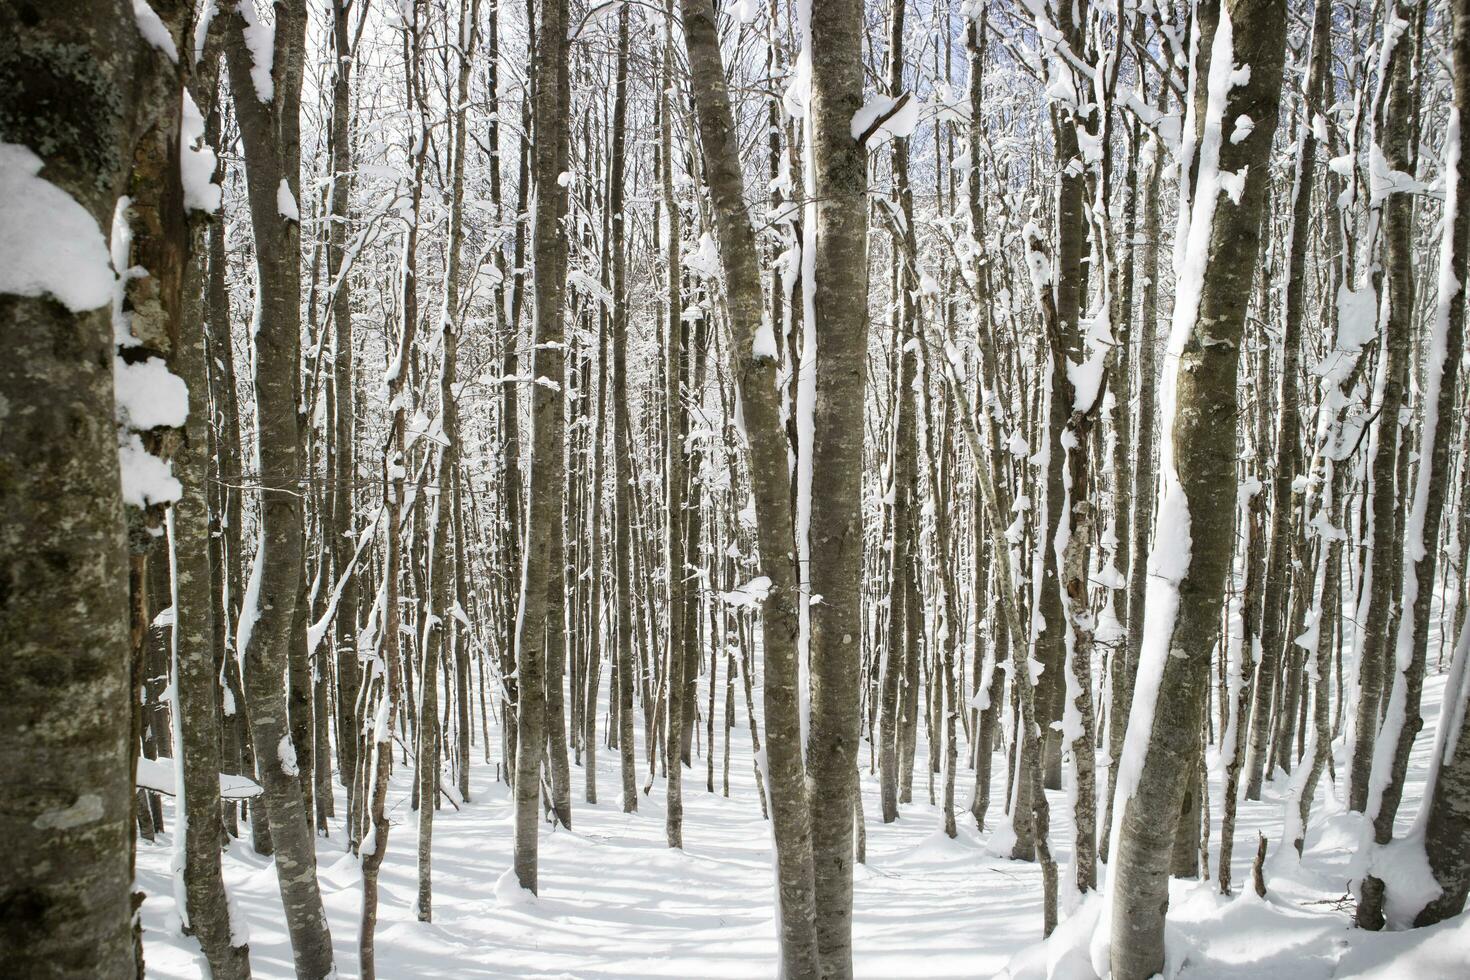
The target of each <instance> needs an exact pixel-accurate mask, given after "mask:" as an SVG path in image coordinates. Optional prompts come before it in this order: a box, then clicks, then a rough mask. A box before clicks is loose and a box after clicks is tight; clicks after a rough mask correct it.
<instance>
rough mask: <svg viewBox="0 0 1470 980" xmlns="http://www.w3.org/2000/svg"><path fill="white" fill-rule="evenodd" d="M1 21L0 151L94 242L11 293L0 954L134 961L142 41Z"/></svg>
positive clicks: (125, 969) (107, 25)
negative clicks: (120, 365)
mask: <svg viewBox="0 0 1470 980" xmlns="http://www.w3.org/2000/svg"><path fill="white" fill-rule="evenodd" d="M23 18H24V19H23ZM0 36H3V37H5V38H7V39H8V40H7V41H6V51H7V53H6V57H5V59H4V61H3V67H0V140H3V141H4V145H3V147H0V152H3V154H4V157H3V161H4V162H3V163H0V166H3V167H4V168H5V169H6V170H7V171H8V172H10V171H15V172H19V173H22V174H31V173H35V172H38V171H39V173H40V176H39V177H38V178H36V179H35V183H34V184H32V185H31V186H32V187H34V188H35V190H34V193H37V194H46V195H47V196H51V195H55V196H56V197H57V200H56V201H55V202H54V206H55V207H57V208H59V209H61V210H63V211H64V212H65V213H66V214H67V215H68V216H69V217H71V218H72V219H73V220H74V221H76V222H77V226H78V228H79V229H85V232H86V235H85V238H84V239H82V238H79V239H77V240H75V241H69V242H68V243H67V244H68V246H69V247H71V248H73V249H76V250H78V251H79V252H80V253H81V254H84V255H86V256H87V257H88V259H89V262H90V267H89V268H88V269H87V272H88V273H89V275H88V281H87V282H86V283H84V282H79V281H73V282H69V283H65V284H62V283H54V284H53V286H54V287H55V288H57V289H64V290H65V292H66V293H67V295H66V296H65V297H60V298H58V297H55V296H54V295H45V294H43V293H42V292H41V291H40V290H36V291H34V292H28V293H27V294H26V295H19V294H16V293H10V292H4V293H0V332H3V333H4V335H5V338H6V344H7V356H6V357H5V358H4V360H3V362H0V402H3V404H5V405H6V406H7V409H6V414H5V419H4V422H3V424H0V459H3V460H4V461H5V464H4V466H3V469H0V556H3V557H0V580H3V582H4V586H3V587H0V635H4V636H5V638H6V640H5V646H6V661H7V663H6V670H5V671H4V672H3V673H0V678H3V679H0V787H3V795H4V798H5V800H6V805H5V808H4V810H3V812H0V833H3V838H4V840H5V841H6V842H7V846H9V847H12V848H14V850H13V852H12V856H11V858H10V859H9V861H8V862H7V866H6V870H5V874H4V875H3V876H0V907H4V908H5V909H7V910H8V911H7V914H6V915H4V916H3V917H0V950H3V951H4V952H3V954H0V959H3V960H4V969H5V972H6V973H8V974H10V975H13V976H37V977H44V976H65V977H93V976H98V975H105V976H115V977H127V976H133V975H135V974H137V973H138V972H139V971H140V970H141V964H140V963H136V962H135V961H134V951H133V939H132V925H131V922H132V906H131V904H130V895H129V893H130V891H131V885H132V874H131V869H130V866H129V865H130V861H129V854H130V849H129V841H130V835H131V829H130V828H131V824H132V819H133V778H132V772H131V771H130V768H129V759H130V752H129V746H130V717H131V711H130V710H129V702H130V683H129V670H128V660H129V657H128V648H129V646H128V571H127V559H126V543H125V536H124V535H125V532H124V527H125V525H124V515H123V503H122V498H121V493H120V480H119V466H118V455H117V431H116V425H115V422H114V407H113V399H114V395H113V380H112V374H113V369H112V363H113V351H114V346H113V331H112V324H111V322H110V320H109V311H110V305H111V300H112V289H111V275H110V272H109V270H108V268H107V261H108V260H107V248H108V244H107V230H108V229H109V228H111V226H112V217H113V207H114V203H115V201H116V200H117V198H118V196H119V195H120V194H122V193H123V192H124V189H125V185H126V180H127V177H128V163H129V161H130V160H131V157H132V153H131V149H130V148H131V144H132V140H133V138H134V136H135V135H136V131H135V129H134V126H135V125H136V124H137V121H138V119H139V117H140V116H141V115H142V112H141V107H137V106H135V105H134V104H133V101H132V94H133V92H134V91H135V89H134V87H133V86H134V83H135V80H136V79H135V74H136V73H137V72H139V71H140V70H141V69H142V68H143V66H142V65H141V64H140V63H141V62H142V61H143V60H144V52H145V51H147V50H148V49H146V48H143V47H142V46H141V42H140V41H139V39H138V36H137V28H136V26H135V24H134V18H133V13H132V10H131V9H130V5H128V4H126V3H120V2H116V0H113V2H108V3H103V4H98V3H95V2H91V0H89V2H57V3H50V4H43V5H29V6H25V7H22V6H20V5H18V4H9V5H6V6H4V7H3V8H0ZM58 52H66V55H65V57H64V58H63V57H58ZM145 118H146V117H145ZM31 145H35V146H37V147H39V148H40V149H41V150H42V151H43V152H42V153H35V152H33V151H32V150H31V149H28V148H27V147H29V146H31ZM43 182H44V183H43ZM63 198H64V200H63ZM43 231H44V229H36V232H37V233H41V232H43ZM88 283H90V285H88ZM38 774H44V779H39V780H38ZM58 869H65V873H59V871H58Z"/></svg>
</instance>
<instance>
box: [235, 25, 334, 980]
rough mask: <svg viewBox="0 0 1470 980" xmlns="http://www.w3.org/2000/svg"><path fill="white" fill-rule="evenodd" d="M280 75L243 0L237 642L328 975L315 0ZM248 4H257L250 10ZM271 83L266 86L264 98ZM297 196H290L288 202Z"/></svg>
mask: <svg viewBox="0 0 1470 980" xmlns="http://www.w3.org/2000/svg"><path fill="white" fill-rule="evenodd" d="M275 9H276V22H275V29H274V32H273V33H274V52H273V66H274V67H273V69H272V71H271V75H270V78H271V82H272V86H271V89H270V90H267V91H262V85H261V84H258V82H257V80H254V79H252V74H253V68H254V62H253V58H252V55H251V52H250V49H249V47H248V46H247V44H246V41H245V30H246V28H247V27H248V26H249V24H250V23H251V22H252V21H253V19H254V18H255V17H256V16H258V15H257V14H256V13H255V11H254V8H253V7H251V6H250V5H248V4H246V5H240V6H237V7H236V8H235V11H234V14H233V15H232V16H229V17H228V20H227V30H228V40H227V43H226V53H227V55H228V61H229V71H230V88H231V91H232V92H233V94H234V99H235V113H236V117H237V118H238V120H239V124H240V136H241V142H242V143H243V145H244V149H245V162H246V168H245V169H246V176H247V178H248V185H247V186H248V190H249V201H250V221H251V226H252V228H253V230H254V233H255V266H256V290H257V296H256V305H257V318H256V322H257V323H258V325H259V328H258V330H257V332H256V335H255V407H256V425H257V444H256V451H257V454H258V457H259V470H260V472H259V474H258V481H259V484H260V487H261V490H260V497H261V500H260V515H259V528H260V537H259V540H258V543H257V547H256V556H255V566H254V568H253V570H252V572H251V581H250V586H249V587H248V588H247V594H246V596H245V605H244V608H243V609H242V610H241V622H240V627H239V630H238V634H239V636H238V640H237V644H238V647H239V650H240V657H241V660H242V662H243V663H244V671H243V672H244V675H245V692H246V696H247V698H248V699H249V704H250V725H251V729H252V732H253V735H254V742H255V747H256V763H257V766H256V768H257V772H258V773H259V774H260V777H261V787H262V789H263V790H264V794H263V795H264V798H265V804H266V809H267V811H268V813H269V816H270V829H271V842H272V844H273V845H274V848H275V854H276V873H277V876H278V877H279V879H280V887H281V900H282V903H283V904H284V905H285V912H286V926H287V930H288V932H289V933H290V936H291V949H292V952H293V954H294V956H295V962H296V972H297V974H298V975H300V976H303V977H310V978H315V977H326V976H329V975H330V974H331V973H332V972H333V970H334V966H333V962H332V938H331V933H330V932H329V931H328V929H327V917H326V913H325V912H324V911H323V909H322V899H321V891H320V890H319V888H318V886H317V880H316V848H315V838H314V835H313V833H312V829H311V825H310V823H309V818H308V815H307V813H306V810H305V805H304V800H303V797H302V792H301V780H300V776H299V769H298V767H297V765H296V747H295V746H294V745H293V744H292V740H291V735H290V728H289V719H288V710H287V704H286V697H285V692H284V691H283V690H282V689H281V678H282V676H283V675H284V674H285V671H286V666H287V663H288V661H289V659H290V651H291V645H292V644H293V643H295V642H296V639H297V638H296V637H293V636H292V624H293V621H294V619H295V613H296V601H297V591H298V589H299V587H300V579H301V568H302V551H303V549H302V526H303V517H304V514H303V510H302V507H303V498H302V497H301V496H300V495H299V494H298V493H297V492H296V491H297V487H299V486H300V485H301V480H302V477H303V475H304V470H305V467H304V464H303V460H302V458H301V456H302V453H301V439H300V435H299V425H298V417H297V405H298V403H299V398H298V395H299V392H298V390H297V389H298V378H299V375H300V370H301V363H300V362H301V263H300V255H301V246H300V239H301V229H300V225H299V219H297V218H296V217H295V216H294V215H292V214H287V213H283V212H285V211H287V210H290V211H294V210H295V206H294V205H295V202H296V201H299V200H300V157H301V147H300V135H299V133H300V120H299V118H298V115H299V111H300V105H301V83H302V68H303V64H304V60H305V56H304V51H305V46H306V5H305V4H304V3H302V2H300V0H293V2H278V3H277V4H276V8H275ZM247 11H249V13H247ZM262 95H266V96H267V98H261V96H262ZM287 201H289V202H290V204H291V207H290V208H289V209H288V208H286V207H285V206H284V204H285V202H287Z"/></svg>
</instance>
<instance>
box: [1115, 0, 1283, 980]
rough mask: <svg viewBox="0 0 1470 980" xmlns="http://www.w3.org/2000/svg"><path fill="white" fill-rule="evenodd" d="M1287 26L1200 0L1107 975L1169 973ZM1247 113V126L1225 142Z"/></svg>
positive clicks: (1226, 557) (1245, 9) (1234, 1)
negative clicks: (1180, 838)
mask: <svg viewBox="0 0 1470 980" xmlns="http://www.w3.org/2000/svg"><path fill="white" fill-rule="evenodd" d="M1285 21H1286V4H1285V2H1284V0H1266V2H1256V0H1205V2H1202V3H1201V4H1199V6H1198V8H1197V10H1196V16H1195V22H1194V30H1193V32H1192V34H1193V37H1192V39H1191V42H1192V49H1193V50H1192V52H1191V53H1192V56H1193V58H1194V64H1193V65H1192V66H1191V68H1192V72H1191V96H1192V103H1191V104H1190V105H1189V107H1188V109H1189V111H1188V115H1187V117H1186V125H1185V134H1186V139H1187V140H1188V143H1187V144H1186V150H1185V157H1184V159H1183V160H1182V161H1181V172H1190V171H1193V172H1195V174H1196V176H1195V179H1194V181H1193V186H1192V187H1190V186H1189V182H1188V180H1185V181H1183V182H1182V183H1184V185H1185V187H1184V190H1185V194H1184V195H1183V196H1182V203H1181V207H1186V208H1188V209H1189V210H1188V220H1187V222H1181V233H1182V238H1181V240H1180V241H1179V242H1178V243H1177V244H1176V253H1175V255H1176V273H1177V275H1178V278H1179V286H1178V290H1179V295H1178V297H1177V299H1176V302H1175V308H1174V319H1173V327H1172V330H1171V333H1170V341H1169V352H1170V360H1169V367H1168V369H1167V370H1166V373H1165V378H1164V390H1163V397H1162V421H1163V424H1164V430H1163V433H1162V435H1163V458H1162V466H1161V476H1162V481H1161V484H1160V489H1159V498H1158V499H1159V503H1158V513H1159V516H1158V529H1157V532H1156V535H1155V543H1154V547H1153V551H1152V554H1151V555H1150V559H1149V563H1150V567H1151V572H1152V575H1151V580H1150V582H1149V586H1148V603H1147V607H1146V613H1145V616H1146V624H1147V625H1146V631H1147V632H1146V636H1145V640H1144V647H1143V651H1142V653H1141V655H1140V660H1139V668H1138V669H1139V673H1138V689H1137V691H1136V693H1135V697H1134V701H1133V705H1132V711H1131V714H1130V716H1129V725H1128V735H1127V737H1126V739H1125V741H1124V747H1123V755H1122V758H1121V759H1120V760H1119V766H1120V768H1119V774H1118V784H1117V792H1116V796H1117V799H1116V801H1115V803H1114V807H1115V810H1121V813H1119V814H1118V815H1117V818H1116V823H1115V825H1114V827H1113V831H1112V832H1113V835H1114V837H1113V842H1112V847H1111V851H1112V860H1113V868H1112V876H1111V878H1110V879H1109V899H1110V903H1111V910H1110V912H1109V913H1108V916H1107V917H1106V919H1107V921H1106V924H1105V925H1103V926H1102V928H1107V929H1109V930H1110V939H1111V948H1110V951H1109V962H1110V965H1111V970H1112V975H1113V977H1115V978H1117V980H1134V978H1137V980H1144V978H1147V977H1151V976H1153V975H1154V974H1156V973H1159V972H1161V971H1163V969H1164V965H1165V955H1164V954H1165V951H1164V916H1165V913H1166V910H1167V909H1168V904H1169V894H1168V862H1169V854H1170V850H1171V848H1172V845H1173V837H1174V829H1175V828H1174V827H1173V826H1171V823H1170V821H1168V820H1160V819H1158V817H1159V814H1168V813H1174V812H1177V811H1178V808H1179V805H1180V802H1181V801H1182V799H1183V796H1184V794H1185V791H1186V789H1187V786H1186V780H1190V779H1192V778H1193V772H1194V768H1193V765H1192V764H1191V760H1192V757H1193V754H1194V746H1195V737H1196V733H1197V732H1199V731H1200V728H1201V725H1202V722H1203V720H1204V710H1205V703H1206V699H1207V695H1208V693H1209V685H1210V679H1211V678H1210V656H1211V652H1212V651H1213V649H1214V646H1215V641H1216V639H1217V637H1218V636H1219V633H1220V608H1221V603H1222V601H1223V597H1224V587H1225V576H1226V573H1227V572H1228V570H1229V566H1230V556H1231V553H1232V550H1233V538H1232V530H1233V522H1232V521H1231V520H1230V519H1229V515H1230V513H1231V512H1232V510H1233V508H1234V505H1235V486H1236V484H1237V482H1238V481H1237V478H1236V473H1235V429H1236V421H1237V412H1238V404H1237V393H1236V381H1237V370H1238V365H1239V357H1240V343H1241V338H1242V333H1243V328H1244V322H1245V312H1246V304H1247V301H1248V298H1249V296H1250V292H1251V290H1250V280H1251V277H1252V275H1253V274H1254V264H1255V258H1256V255H1257V254H1258V249H1259V245H1258V236H1259V233H1260V225H1261V212H1262V205H1263V202H1264V200H1265V196H1266V184H1267V180H1266V176H1267V174H1266V168H1267V164H1268V163H1269V160H1270V149H1271V140H1272V137H1273V135H1274V134H1275V130H1276V121H1277V108H1278V99H1279V95H1280V91H1281V79H1282V62H1283V56H1284V46H1285ZM1238 66H1240V67H1238ZM1243 66H1249V70H1248V71H1247V70H1246V69H1245V68H1244V67H1243ZM1242 117H1248V119H1249V124H1248V127H1247V128H1246V131H1245V134H1244V135H1243V136H1241V137H1240V138H1235V137H1236V136H1238V135H1239V134H1240V131H1241V128H1242V127H1241V122H1240V120H1241V119H1242ZM1192 164H1195V165H1197V168H1196V166H1194V165H1192ZM1221 198H1224V200H1221ZM1164 691H1166V692H1168V693H1167V696H1160V692H1164Z"/></svg>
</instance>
